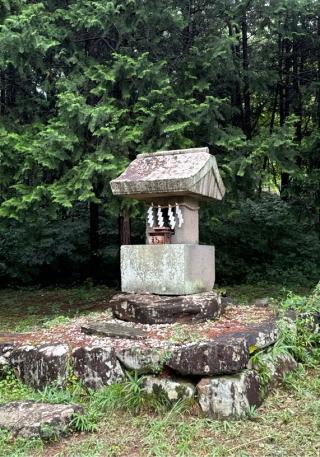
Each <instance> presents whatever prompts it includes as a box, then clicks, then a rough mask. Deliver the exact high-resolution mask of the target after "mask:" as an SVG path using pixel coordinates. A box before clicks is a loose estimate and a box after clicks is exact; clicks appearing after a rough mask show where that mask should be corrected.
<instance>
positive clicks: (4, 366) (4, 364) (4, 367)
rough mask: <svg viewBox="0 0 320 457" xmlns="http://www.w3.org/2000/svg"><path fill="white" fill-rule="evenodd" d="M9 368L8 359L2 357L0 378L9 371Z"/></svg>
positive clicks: (0, 359) (0, 357) (0, 358)
mask: <svg viewBox="0 0 320 457" xmlns="http://www.w3.org/2000/svg"><path fill="white" fill-rule="evenodd" d="M8 367H9V362H8V359H6V358H5V357H3V356H2V355H0V376H1V373H4V372H5V371H6V370H7V368H8Z"/></svg>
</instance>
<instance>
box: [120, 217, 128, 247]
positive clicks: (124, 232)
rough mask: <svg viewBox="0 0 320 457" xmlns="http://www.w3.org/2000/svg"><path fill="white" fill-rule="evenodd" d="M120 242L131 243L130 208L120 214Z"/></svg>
mask: <svg viewBox="0 0 320 457" xmlns="http://www.w3.org/2000/svg"><path fill="white" fill-rule="evenodd" d="M119 243H120V246H122V245H123V244H131V221H130V216H129V212H128V210H123V211H122V213H121V214H120V215H119Z"/></svg>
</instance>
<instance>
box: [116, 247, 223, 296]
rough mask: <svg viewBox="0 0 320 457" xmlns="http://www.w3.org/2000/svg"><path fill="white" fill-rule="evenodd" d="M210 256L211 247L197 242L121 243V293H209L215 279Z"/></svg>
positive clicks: (212, 253)
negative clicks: (128, 244)
mask: <svg viewBox="0 0 320 457" xmlns="http://www.w3.org/2000/svg"><path fill="white" fill-rule="evenodd" d="M214 259H215V257H214V247H213V246H203V245H199V244H162V245H134V246H127V245H125V246H121V289H122V292H129V293H142V294H143V293H151V294H159V295H188V294H196V293H199V292H210V291H211V290H212V288H213V286H214V281H215V265H214Z"/></svg>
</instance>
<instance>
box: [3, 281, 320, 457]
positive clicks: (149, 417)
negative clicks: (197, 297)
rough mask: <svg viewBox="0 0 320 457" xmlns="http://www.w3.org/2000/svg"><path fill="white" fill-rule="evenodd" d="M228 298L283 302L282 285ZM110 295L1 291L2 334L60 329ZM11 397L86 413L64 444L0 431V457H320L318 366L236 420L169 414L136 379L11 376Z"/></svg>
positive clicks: (6, 391) (185, 409)
mask: <svg viewBox="0 0 320 457" xmlns="http://www.w3.org/2000/svg"><path fill="white" fill-rule="evenodd" d="M228 293H229V294H230V295H231V296H232V298H233V299H234V300H235V301H238V302H241V303H243V304H247V303H250V302H251V301H252V300H253V299H255V298H261V297H266V296H267V297H273V298H274V300H276V301H277V300H282V299H283V297H284V296H285V295H286V292H285V291H283V289H282V288H281V287H280V286H269V285H268V286H267V287H265V288H263V286H257V287H253V286H247V285H245V286H237V287H232V288H229V289H228ZM110 294H111V291H110V290H109V289H107V288H103V287H100V288H81V289H51V290H33V291H32V290H18V291H14V290H5V291H2V292H0V322H1V323H0V331H17V328H20V329H23V330H26V329H30V328H39V327H50V326H51V325H53V324H55V325H56V324H64V323H65V322H67V321H68V319H70V317H72V316H74V315H77V314H87V313H93V312H95V311H97V310H98V309H100V308H101V307H102V308H103V307H105V306H106V303H107V300H108V298H109V296H110ZM291 302H292V303H293V302H298V303H302V304H304V301H303V300H302V301H301V300H300V301H299V299H297V298H295V297H294V296H291V297H289V298H288V299H287V300H286V301H285V302H284V303H285V304H287V305H290V303H291ZM30 307H31V308H30ZM29 312H30V314H28V313H29ZM30 316H31V317H30ZM19 326H20V327H19ZM176 337H177V338H178V339H179V338H184V335H180V334H178V335H177V336H176ZM306 341H307V339H306V338H305V337H304V338H303V343H304V344H305V342H306ZM307 366H308V368H307ZM16 399H34V400H41V401H48V402H51V403H56V402H64V403H68V402H71V403H80V404H82V405H83V406H84V407H85V408H86V411H87V414H86V415H85V416H84V417H82V418H81V417H79V416H76V417H75V420H74V426H75V428H76V429H77V430H78V431H77V432H75V433H74V434H73V435H71V436H70V437H68V438H65V439H63V440H62V441H61V442H55V441H51V442H50V441H49V442H43V441H42V440H23V439H18V440H13V439H12V437H11V436H10V435H9V434H8V433H7V432H5V431H1V432H0V457H2V456H3V457H4V456H10V457H20V456H21V457H22V456H24V457H28V456H30V457H31V456H32V457H42V456H43V457H82V456H83V457H100V456H101V457H102V456H103V457H129V456H130V457H148V456H150V457H151V456H154V457H157V456H159V457H160V456H161V457H174V456H177V457H228V456H229V457H253V456H259V457H277V456H279V457H280V456H281V457H293V456H298V455H300V456H304V457H309V456H310V457H317V456H318V457H320V367H319V364H312V363H307V364H305V365H304V366H303V365H300V366H299V369H298V370H297V372H295V373H294V374H290V375H288V376H286V378H285V382H284V384H283V385H282V386H281V387H280V388H278V389H277V390H275V391H274V392H273V393H272V394H270V395H269V397H268V398H267V400H266V401H265V403H264V404H263V406H262V407H261V408H259V409H257V410H255V409H252V410H250V411H248V417H247V419H246V420H239V421H215V420H209V419H206V418H203V417H201V415H200V414H199V412H198V411H197V410H196V408H195V406H194V405H193V406H189V405H186V404H178V405H176V406H174V407H173V408H172V409H171V410H169V411H168V410H167V409H166V408H165V407H164V406H165V405H161V404H158V403H156V402H152V399H150V398H149V399H146V398H144V399H143V398H142V397H141V384H140V380H139V378H137V377H134V376H131V378H130V377H129V378H128V380H127V382H126V383H124V384H122V385H113V386H110V387H108V388H105V389H103V390H100V391H97V392H93V391H87V390H85V389H83V388H82V387H81V386H80V385H79V384H78V382H77V381H76V380H75V379H73V378H70V379H69V383H68V386H67V388H66V389H65V390H61V389H57V388H55V387H50V388H49V387H48V388H47V389H45V390H44V391H43V392H41V393H40V392H36V391H34V390H33V389H31V388H28V387H26V386H24V385H22V384H21V383H20V382H19V381H17V380H16V379H15V377H14V376H13V375H12V374H9V375H8V376H6V377H5V378H4V379H2V380H0V403H2V402H7V401H13V400H16ZM151 406H152V408H151ZM162 406H163V407H162ZM155 409H156V412H155ZM81 430H92V431H91V432H87V433H84V432H82V431H81Z"/></svg>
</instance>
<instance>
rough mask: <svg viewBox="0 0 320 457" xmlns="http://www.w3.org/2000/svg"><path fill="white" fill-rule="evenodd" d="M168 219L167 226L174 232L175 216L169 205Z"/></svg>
mask: <svg viewBox="0 0 320 457" xmlns="http://www.w3.org/2000/svg"><path fill="white" fill-rule="evenodd" d="M168 217H169V225H170V227H171V229H172V230H174V228H175V226H176V218H175V215H174V214H173V211H172V206H171V205H168Z"/></svg>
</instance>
